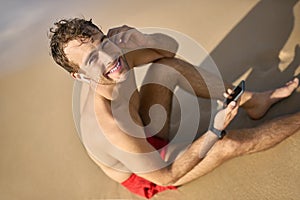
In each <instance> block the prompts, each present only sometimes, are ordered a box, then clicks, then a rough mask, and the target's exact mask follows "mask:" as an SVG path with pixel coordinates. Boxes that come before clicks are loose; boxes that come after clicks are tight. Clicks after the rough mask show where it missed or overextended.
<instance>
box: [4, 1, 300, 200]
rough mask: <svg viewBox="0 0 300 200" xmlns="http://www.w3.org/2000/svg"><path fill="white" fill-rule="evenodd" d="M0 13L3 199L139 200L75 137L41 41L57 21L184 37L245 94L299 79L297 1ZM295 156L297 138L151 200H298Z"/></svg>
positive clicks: (67, 86)
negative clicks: (168, 32)
mask: <svg viewBox="0 0 300 200" xmlns="http://www.w3.org/2000/svg"><path fill="white" fill-rule="evenodd" d="M1 4H2V3H1ZM68 4H69V5H68ZM1 11H2V12H1V13H2V15H3V17H2V19H1V20H2V21H0V22H1V23H0V30H1V32H0V38H1V40H0V42H1V43H0V44H1V50H0V52H1V54H0V59H1V67H0V70H1V71H0V72H1V73H0V91H1V93H0V113H1V114H0V125H1V126H0V127H1V128H0V199H6V200H13V199H24V200H27V199H28V200H29V199H30V200H31V199H45V200H46V199H49V200H50V199H51V200H52V199H62V200H66V199H72V200H76V199H80V200H81V199H88V200H91V199H93V200H96V199H139V198H138V197H136V196H134V195H132V194H130V193H129V192H128V191H126V190H125V189H124V188H122V186H120V185H119V184H118V183H115V182H113V181H112V180H110V179H109V178H108V177H107V176H106V175H104V173H103V172H102V171H101V170H100V169H99V168H98V167H97V166H96V165H95V164H94V163H93V162H92V161H91V160H90V159H89V157H88V156H87V154H86V152H85V150H84V148H83V146H82V144H81V142H80V140H79V138H78V136H77V133H76V129H75V126H74V122H73V116H72V105H71V102H72V89H73V83H74V82H73V80H72V79H71V78H70V77H69V76H68V74H67V73H65V72H64V71H63V70H62V69H60V68H58V67H57V66H56V64H54V62H53V61H52V59H51V57H50V56H49V49H48V40H47V36H46V32H47V29H48V27H50V26H51V25H52V23H53V22H54V21H56V20H58V19H61V18H69V17H74V16H77V17H80V16H85V17H86V18H87V19H88V18H93V21H94V22H95V23H96V24H98V25H100V26H101V27H102V29H103V31H104V32H106V31H107V30H108V29H109V28H110V27H114V26H119V25H122V24H128V25H131V26H136V27H163V28H169V29H173V30H176V31H179V32H182V33H184V34H186V35H189V36H190V37H192V38H193V39H195V40H196V41H197V42H198V43H200V44H201V45H202V46H203V47H204V48H205V49H206V50H207V51H208V52H210V53H211V56H212V58H213V59H214V61H215V62H216V64H217V65H218V67H219V69H220V72H221V73H222V75H223V77H224V79H226V80H228V81H231V82H236V81H237V80H239V79H240V78H241V77H243V78H246V80H247V88H248V89H250V90H265V89H268V88H275V87H278V86H280V85H282V84H283V83H285V82H286V81H288V80H290V79H291V78H292V77H293V76H298V77H299V73H300V68H299V63H300V47H299V44H300V39H299V38H300V3H299V2H298V0H289V1H280V0H275V1H271V0H264V1H257V0H250V1H238V0H229V1H226V3H225V2H224V1H221V0H218V1H217V0H213V1H176V3H175V1H169V0H168V1H158V0H157V1H151V2H141V1H135V0H134V1H121V0H119V1H117V0H112V1H109V2H108V1H106V2H104V3H102V4H100V3H99V1H89V3H83V2H76V1H66V2H64V3H60V4H54V3H51V2H39V1H28V2H27V1H26V3H25V2H23V1H19V2H18V1H14V2H10V1H7V2H3V4H2V6H1ZM299 92H300V90H299V89H298V90H297V92H295V93H294V94H293V95H292V96H291V97H290V98H288V99H286V100H284V101H281V102H280V103H278V104H277V105H276V106H274V107H272V108H271V110H270V111H269V112H268V114H267V115H266V116H265V117H264V118H263V119H262V120H259V121H253V120H250V119H249V118H248V117H247V116H246V115H245V113H243V112H241V113H240V114H239V116H238V120H237V121H236V123H234V124H233V125H232V126H231V128H244V127H253V126H256V125H259V124H261V123H263V122H265V121H267V120H269V119H272V118H274V117H277V116H281V115H284V114H289V113H293V112H297V111H300V103H299V98H300V94H299ZM299 153H300V132H297V133H296V134H295V135H293V136H291V137H289V138H288V139H286V140H285V141H283V142H282V143H280V144H279V145H277V146H276V147H274V148H272V149H269V150H267V151H264V152H260V153H256V154H252V155H248V156H244V157H239V158H235V159H233V160H230V161H228V162H226V163H225V164H223V165H222V166H220V167H218V168H217V169H216V170H214V171H213V172H211V173H209V174H207V175H206V176H204V177H201V178H199V179H197V180H195V181H193V182H191V183H189V184H187V185H185V186H182V187H181V188H180V189H179V190H178V191H167V192H164V193H161V194H159V195H157V196H155V197H154V198H153V199H249V200H250V199H299V198H300V190H299V186H300V158H299Z"/></svg>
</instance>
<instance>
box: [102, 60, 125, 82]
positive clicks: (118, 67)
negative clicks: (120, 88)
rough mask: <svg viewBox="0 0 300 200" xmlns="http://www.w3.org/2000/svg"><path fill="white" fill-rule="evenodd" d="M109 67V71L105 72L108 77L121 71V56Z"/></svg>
mask: <svg viewBox="0 0 300 200" xmlns="http://www.w3.org/2000/svg"><path fill="white" fill-rule="evenodd" d="M108 68H109V69H108V71H107V72H106V73H105V76H106V77H108V76H109V75H112V74H116V73H118V72H120V71H121V69H122V65H121V59H120V57H119V58H118V59H117V60H115V61H114V62H113V63H112V64H111V65H110V66H109V67H108Z"/></svg>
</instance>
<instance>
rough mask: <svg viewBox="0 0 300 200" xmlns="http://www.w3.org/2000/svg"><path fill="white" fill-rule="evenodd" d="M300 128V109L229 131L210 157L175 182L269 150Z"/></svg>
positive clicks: (208, 155) (186, 180)
mask: <svg viewBox="0 0 300 200" xmlns="http://www.w3.org/2000/svg"><path fill="white" fill-rule="evenodd" d="M299 129H300V112H299V113H296V114H293V115H288V116H284V117H280V118H277V119H275V120H272V121H270V122H268V123H265V124H263V125H261V126H258V127H255V128H250V129H241V130H232V131H228V134H227V135H226V136H225V137H224V138H223V139H222V140H219V141H218V142H217V143H216V144H215V145H214V146H213V147H212V148H211V149H210V151H209V152H208V154H207V155H206V157H205V158H204V159H203V160H202V161H200V163H199V164H198V165H197V166H196V167H195V168H194V169H193V170H192V171H190V172H189V173H187V174H186V175H185V176H184V177H182V178H181V179H180V180H179V181H178V182H177V183H176V184H175V185H182V184H184V183H187V182H189V181H192V180H194V179H196V178H198V177H200V176H203V175H205V174H207V173H208V172H210V171H212V170H213V169H215V168H216V167H217V166H219V165H221V164H222V163H224V162H225V161H227V160H229V159H230V158H233V157H237V156H241V155H245V154H250V153H254V152H258V151H262V150H266V149H268V148H270V147H273V146H274V145H276V144H278V143H280V142H281V141H282V140H284V139H285V138H287V137H289V136H291V135H292V134H294V133H295V132H296V131H297V130H299Z"/></svg>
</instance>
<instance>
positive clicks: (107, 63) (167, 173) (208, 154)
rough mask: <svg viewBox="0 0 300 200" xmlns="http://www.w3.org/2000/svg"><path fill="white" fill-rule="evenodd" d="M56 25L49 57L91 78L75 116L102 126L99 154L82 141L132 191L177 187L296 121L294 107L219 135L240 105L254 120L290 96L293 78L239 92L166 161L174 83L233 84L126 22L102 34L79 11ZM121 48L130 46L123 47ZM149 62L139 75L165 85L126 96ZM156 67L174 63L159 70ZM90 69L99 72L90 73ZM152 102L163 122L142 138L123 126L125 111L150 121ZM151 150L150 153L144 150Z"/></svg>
mask: <svg viewBox="0 0 300 200" xmlns="http://www.w3.org/2000/svg"><path fill="white" fill-rule="evenodd" d="M55 26H56V27H55V28H52V29H50V32H51V33H52V34H51V36H50V39H51V42H50V46H51V53H52V56H53V59H54V60H55V61H56V63H57V64H59V65H60V66H62V67H63V68H64V69H66V70H67V71H68V72H69V73H70V74H71V76H72V77H73V78H75V79H76V80H78V81H82V82H85V83H88V84H89V85H90V91H89V98H90V99H92V101H89V100H88V101H87V102H86V104H85V106H84V110H83V114H82V118H81V127H82V129H84V130H85V132H84V133H83V134H86V135H89V134H91V132H93V131H95V130H101V131H99V132H98V133H97V134H98V135H102V136H105V137H103V138H104V139H103V140H107V141H109V142H103V143H101V144H98V148H99V149H100V152H101V158H99V154H98V156H95V154H94V152H93V151H92V150H91V149H90V148H88V147H87V151H88V153H89V155H90V157H91V158H92V159H93V160H94V161H95V162H96V163H97V164H98V165H99V166H100V167H101V169H102V170H103V171H104V172H105V173H106V174H107V175H108V176H109V177H111V178H112V179H113V180H115V181H117V182H119V183H121V184H122V185H123V186H125V187H126V188H128V189H129V190H130V191H132V192H133V193H136V194H138V195H141V196H144V197H147V198H150V197H152V196H153V195H154V194H155V193H158V192H160V191H164V190H166V189H176V188H177V187H178V186H180V185H183V184H185V183H187V182H190V181H192V180H194V179H196V178H198V177H200V176H202V175H204V174H206V173H208V172H210V171H212V170H213V169H214V168H216V167H217V166H219V165H220V164H222V163H224V162H225V161H226V160H228V159H231V158H233V157H236V156H240V155H245V154H250V153H253V152H258V151H262V150H265V149H268V148H270V147H272V146H274V145H276V144H278V143H279V142H281V141H282V140H284V139H285V138H287V137H288V136H290V135H292V134H293V133H295V132H296V131H297V130H298V129H299V128H300V113H296V114H293V115H289V116H284V117H281V118H278V119H275V120H272V121H269V122H268V123H265V124H263V125H261V126H258V127H255V128H249V129H242V130H230V131H227V133H226V135H224V137H223V135H221V134H224V133H225V132H224V131H223V130H225V129H226V127H227V126H228V125H229V123H230V122H231V121H232V120H233V119H234V117H235V116H236V114H237V112H238V108H239V107H242V108H243V109H245V111H246V112H247V114H248V115H249V117H251V118H252V119H260V118H261V117H263V116H264V115H265V113H266V112H267V111H268V109H269V108H270V107H271V105H273V104H274V103H276V102H278V101H279V100H281V99H283V98H286V97H289V96H290V95H291V94H292V92H293V91H294V90H295V89H296V88H297V87H298V84H299V80H298V79H297V78H295V79H293V80H292V81H290V82H288V83H286V85H284V86H283V87H281V88H277V89H275V90H269V91H265V92H250V91H245V92H244V94H243V95H242V96H241V98H240V100H239V101H237V102H234V101H233V102H231V103H230V104H229V105H228V106H227V107H226V108H224V109H221V110H220V111H218V112H217V113H216V115H215V116H214V120H213V123H212V126H210V127H209V128H208V130H207V131H206V132H205V133H204V134H203V135H202V136H201V137H200V138H198V139H196V140H195V141H194V142H193V143H192V144H191V145H189V146H187V148H186V149H185V151H182V152H178V154H177V157H176V159H175V160H174V162H171V163H168V156H170V155H171V154H172V151H173V149H174V148H173V147H170V146H165V145H166V144H167V143H168V142H167V139H168V138H169V129H170V126H169V122H170V116H171V105H172V103H171V102H172V97H173V91H172V89H174V88H175V87H176V86H179V87H181V88H183V89H184V90H187V91H189V92H194V94H195V95H196V96H198V97H202V98H214V99H223V96H225V97H228V96H229V95H230V93H231V92H232V91H231V90H230V88H232V87H233V86H232V85H230V84H226V85H225V88H226V90H227V93H225V94H223V92H224V90H223V89H222V88H223V87H224V85H223V83H221V82H220V81H214V79H216V77H214V75H212V74H210V73H208V72H205V71H203V72H202V73H198V72H197V71H195V68H194V66H192V65H191V64H189V63H188V62H186V61H183V60H181V59H179V58H176V57H175V52H176V49H177V47H178V46H177V45H178V44H177V43H176V41H174V40H173V39H172V38H170V37H168V36H166V35H163V34H147V35H146V34H142V33H141V32H139V31H137V30H136V29H134V28H130V27H128V26H122V27H117V28H114V29H110V30H109V31H108V33H107V35H105V34H104V33H103V32H102V31H101V30H100V29H99V28H98V27H97V26H96V25H94V24H93V23H92V22H91V20H90V21H86V20H84V19H77V18H75V19H71V20H61V21H59V22H57V23H55ZM157 47H159V48H157ZM160 47H161V48H160ZM164 47H167V48H164ZM124 49H134V50H131V51H128V52H126V53H125V54H124V53H123V50H124ZM166 49H167V50H166ZM147 63H152V65H151V66H150V67H149V70H148V72H147V74H146V77H145V79H148V80H152V81H153V83H157V82H158V83H163V84H166V85H168V88H167V87H164V86H162V85H163V84H162V85H160V84H147V85H144V86H143V87H142V88H141V89H140V91H138V90H135V91H134V92H133V93H132V95H130V96H129V97H128V96H126V92H127V91H126V90H127V88H128V87H132V88H136V86H135V81H134V78H133V76H132V74H133V72H132V70H131V69H133V68H135V67H138V66H141V65H143V64H147ZM162 66H168V67H169V68H172V69H175V70H161V69H162V68H163V67H162ZM93 70H94V71H97V73H93ZM91 71H92V72H91ZM129 71H130V73H129ZM200 74H201V75H200ZM203 76H206V78H208V79H210V80H212V82H211V83H214V84H213V87H214V88H216V91H218V92H216V93H209V91H208V88H207V87H209V86H207V82H205V81H204V78H203ZM182 77H184V78H185V79H186V80H188V81H189V84H190V85H191V87H192V90H193V91H190V90H191V89H190V88H188V87H187V84H186V82H184V81H183V80H182ZM91 104H92V105H91ZM156 104H160V105H162V106H163V107H164V108H165V111H166V120H165V121H166V123H165V124H164V125H163V128H162V129H160V130H159V131H158V133H157V134H156V135H155V136H151V137H147V135H149V132H148V131H146V129H144V128H135V129H134V130H133V129H130V128H126V122H122V120H123V118H126V120H128V119H132V120H133V121H134V123H136V124H137V125H139V127H144V126H146V125H148V124H149V123H151V121H152V120H154V121H155V117H158V116H151V117H150V116H149V108H151V106H153V105H156ZM112 105H115V107H114V108H116V109H117V110H118V109H119V110H121V111H126V110H127V109H128V110H129V111H130V112H129V113H127V114H128V115H124V116H125V117H124V116H122V117H118V115H114V110H113V109H112V107H113V106H112ZM89 112H93V113H94V114H95V116H96V118H97V119H96V124H92V123H90V122H91V121H92V115H90V114H89ZM123 114H124V112H123ZM125 114H126V112H125ZM89 117H91V118H89ZM126 120H125V121H126ZM158 121H159V120H158ZM99 127H100V129H99ZM133 132H134V133H133ZM150 134H151V133H150ZM205 141H212V143H211V144H212V145H211V147H210V148H209V149H207V150H205V151H204V153H203V146H204V145H205V143H204V142H205ZM94 145H96V146H97V144H94ZM114 147H117V148H116V149H118V151H119V152H117V150H116V149H115V148H114ZM167 147H168V148H167ZM156 149H158V150H156ZM116 152H117V153H116ZM120 152H122V153H120ZM149 152H152V154H151V155H150V154H149V156H148V154H147V153H149ZM153 152H155V153H153ZM146 154H147V156H144V155H146ZM131 155H134V156H131ZM139 155H143V156H139ZM100 160H101V161H100ZM166 163H167V164H166ZM137 166H138V167H137ZM161 166H163V167H161ZM140 169H145V170H144V171H143V170H140ZM146 169H147V170H146ZM151 169H152V170H151Z"/></svg>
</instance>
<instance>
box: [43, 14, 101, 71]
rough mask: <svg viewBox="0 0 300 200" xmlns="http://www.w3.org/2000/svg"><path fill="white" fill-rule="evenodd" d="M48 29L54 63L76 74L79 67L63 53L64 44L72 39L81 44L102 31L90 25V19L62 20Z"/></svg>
mask: <svg viewBox="0 0 300 200" xmlns="http://www.w3.org/2000/svg"><path fill="white" fill-rule="evenodd" d="M54 26H55V27H52V28H50V34H49V39H50V49H51V53H50V54H51V56H52V57H53V59H54V61H55V62H56V63H57V64H58V65H60V66H62V67H63V68H64V69H65V70H67V71H68V72H70V73H72V72H78V70H79V66H78V65H77V64H74V63H72V62H70V61H69V59H68V58H67V57H66V54H65V52H64V48H65V46H66V44H67V43H68V42H69V41H71V40H74V39H80V40H81V41H82V42H84V41H86V39H90V38H91V37H92V36H93V35H95V34H97V33H99V32H101V33H102V31H101V30H100V29H99V28H98V27H97V26H96V25H95V24H93V23H92V19H90V20H85V19H79V18H74V19H62V20H60V21H58V22H56V23H54Z"/></svg>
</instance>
